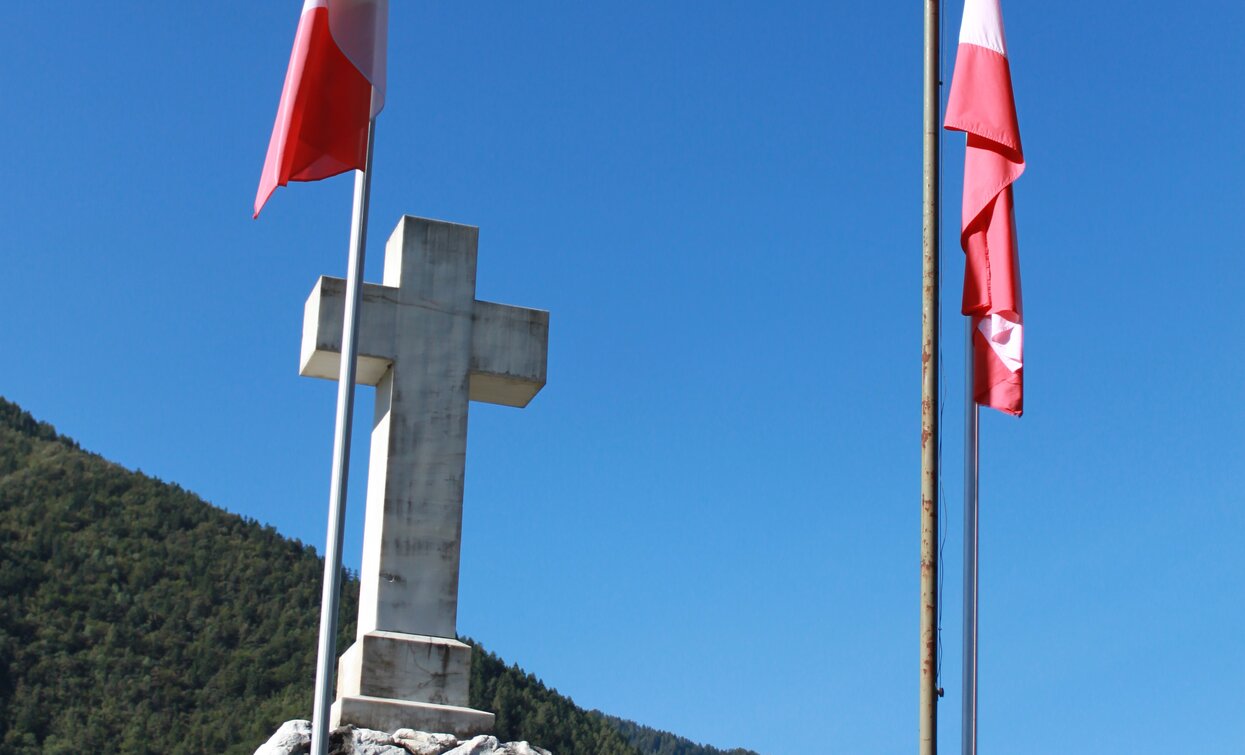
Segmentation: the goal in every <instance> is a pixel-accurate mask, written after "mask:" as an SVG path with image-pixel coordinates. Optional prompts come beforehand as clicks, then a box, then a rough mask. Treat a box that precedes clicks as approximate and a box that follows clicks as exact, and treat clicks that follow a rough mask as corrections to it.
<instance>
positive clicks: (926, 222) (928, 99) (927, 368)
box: [918, 0, 941, 755]
mask: <svg viewBox="0 0 1245 755" xmlns="http://www.w3.org/2000/svg"><path fill="white" fill-rule="evenodd" d="M924 12H925V54H924V95H925V96H924V116H923V118H922V137H923V146H924V150H923V151H924V161H923V170H922V184H923V201H922V221H923V222H922V236H923V238H922V243H921V246H922V260H921V262H922V298H921V624H920V646H921V647H920V649H921V664H920V665H921V674H920V688H919V689H920V694H919V724H918V752H919V754H920V755H937V752H938V710H937V707H938V689H937V682H938V656H937V652H938V635H937V632H938V537H937V534H938V506H937V500H938V472H939V470H938V462H939V459H938V445H939V444H938V355H939V346H938V330H939V321H938V320H939V301H938V298H939V269H938V267H939V253H938V241H939V239H938V234H939V209H938V202H939V196H938V159H939V155H938V146H939V145H938V137H939V117H940V115H941V113H940V109H941V108H940V97H939V84H940V82H939V80H938V73H939V71H938V69H939V53H940V50H939V29H938V14H939V0H924Z"/></svg>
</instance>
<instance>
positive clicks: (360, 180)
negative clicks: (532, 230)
mask: <svg viewBox="0 0 1245 755" xmlns="http://www.w3.org/2000/svg"><path fill="white" fill-rule="evenodd" d="M375 137H376V118H375V117H373V118H372V120H371V122H370V123H369V124H368V128H367V158H366V159H365V161H364V163H363V170H361V171H356V172H355V177H354V215H353V217H352V218H351V221H350V258H349V262H347V263H346V312H345V318H344V319H343V321H342V360H341V372H340V373H339V376H338V382H337V421H336V425H335V428H334V432H333V477H332V481H331V482H330V483H329V524H328V535H327V537H326V541H327V542H326V544H325V549H324V591H323V593H322V594H321V596H320V643H319V647H318V650H317V653H316V697H315V708H314V710H313V712H312V717H311V755H327V753H328V745H329V708H330V707H331V706H332V704H333V684H332V682H333V664H334V662H335V661H336V660H337V604H338V599H339V597H340V594H341V571H342V528H343V526H344V525H345V519H346V477H347V474H348V473H349V467H350V426H351V424H352V422H353V419H354V381H355V363H356V362H357V361H358V352H359V347H358V338H359V317H358V314H359V298H360V295H361V293H362V291H363V252H364V248H365V247H366V246H367V210H368V200H369V199H370V196H371V193H372V145H373V142H374V141H375Z"/></svg>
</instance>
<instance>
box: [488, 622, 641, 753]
mask: <svg viewBox="0 0 1245 755" xmlns="http://www.w3.org/2000/svg"><path fill="white" fill-rule="evenodd" d="M464 641H465V642H471V640H464ZM471 707H473V708H477V709H479V710H488V711H492V712H493V713H494V714H495V715H496V716H497V725H496V726H495V728H494V730H493V733H494V734H496V735H497V738H498V739H500V740H501V741H503V742H517V741H527V742H531V743H532V744H535V745H539V746H541V747H543V748H545V749H546V750H550V751H552V752H553V753H554V755H574V754H575V753H584V754H585V755H587V754H588V753H591V754H592V755H643V753H644V751H643V750H639V749H636V748H635V747H632V746H631V745H629V744H627V741H626V740H625V739H624V738H623V736H622V735H621V734H619V733H618V731H617V730H616V729H615V728H614V727H612V726H610V725H608V724H607V723H606V722H605V721H604V720H603V719H602V718H601V717H600V716H599V715H596V714H593V713H589V712H588V711H585V710H583V709H581V708H578V707H576V705H575V703H573V702H572V701H571V699H570V698H569V697H563V696H562V695H559V694H558V693H557V691H556V690H552V689H549V688H548V687H546V686H545V685H544V684H543V683H541V681H540V680H539V679H537V678H536V677H535V676H533V675H531V674H528V673H525V672H524V671H523V669H521V668H519V667H518V666H510V667H507V666H506V664H505V662H503V661H502V660H501V659H500V658H498V657H497V656H495V655H493V654H492V653H490V652H488V651H487V650H485V649H483V648H482V647H480V646H479V645H476V646H475V651H474V652H473V653H472V654H471Z"/></svg>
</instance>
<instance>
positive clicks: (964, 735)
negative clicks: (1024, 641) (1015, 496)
mask: <svg viewBox="0 0 1245 755" xmlns="http://www.w3.org/2000/svg"><path fill="white" fill-rule="evenodd" d="M964 333H965V338H964V352H965V356H964V698H963V699H964V703H963V708H962V711H963V712H962V718H961V722H962V726H961V729H960V745H961V753H962V755H977V430H978V427H979V425H978V420H979V419H980V411H979V410H978V408H977V400H976V397H975V396H974V395H973V375H974V374H975V373H974V372H973V318H971V317H965V318H964Z"/></svg>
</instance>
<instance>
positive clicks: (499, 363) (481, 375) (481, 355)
mask: <svg viewBox="0 0 1245 755" xmlns="http://www.w3.org/2000/svg"><path fill="white" fill-rule="evenodd" d="M399 306H410V305H402V304H400V303H399V299H398V289H396V288H393V287H390V286H382V285H378V284H375V283H365V284H364V285H363V305H362V306H361V307H360V314H359V318H360V319H359V363H358V368H357V370H358V371H357V375H356V380H357V381H358V382H360V383H362V384H364V385H376V384H377V383H379V382H380V380H381V378H383V377H384V376H385V372H386V371H387V370H388V369H389V366H390V365H391V364H393V361H394V359H395V357H396V354H397V344H396V343H395V341H394V339H395V338H396V333H395V329H396V319H397V318H396V315H395V312H396V310H397V307H399ZM345 307H346V282H345V281H344V280H342V279H341V278H330V277H328V276H323V277H321V278H320V280H318V281H317V282H316V285H315V288H313V289H312V291H311V295H310V296H308V297H307V304H306V305H305V307H304V308H303V344H302V356H301V360H300V368H299V374H300V375H303V376H304V377H318V378H323V379H325V380H337V379H338V375H339V369H340V367H341V334H342V317H343V314H344V312H345ZM548 351H549V313H548V312H546V311H544V310H540V309H527V308H525V307H513V306H510V305H507V304H494V303H493V302H486V301H478V300H477V301H476V302H475V304H474V309H473V312H472V337H471V372H470V378H469V380H470V384H469V385H470V398H471V400H472V401H483V402H485V403H490V404H503V405H505V406H516V407H524V406H527V405H528V403H529V402H531V400H532V398H533V397H535V395H536V394H537V393H539V392H540V389H541V388H543V387H544V385H545V370H546V358H547V355H548Z"/></svg>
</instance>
